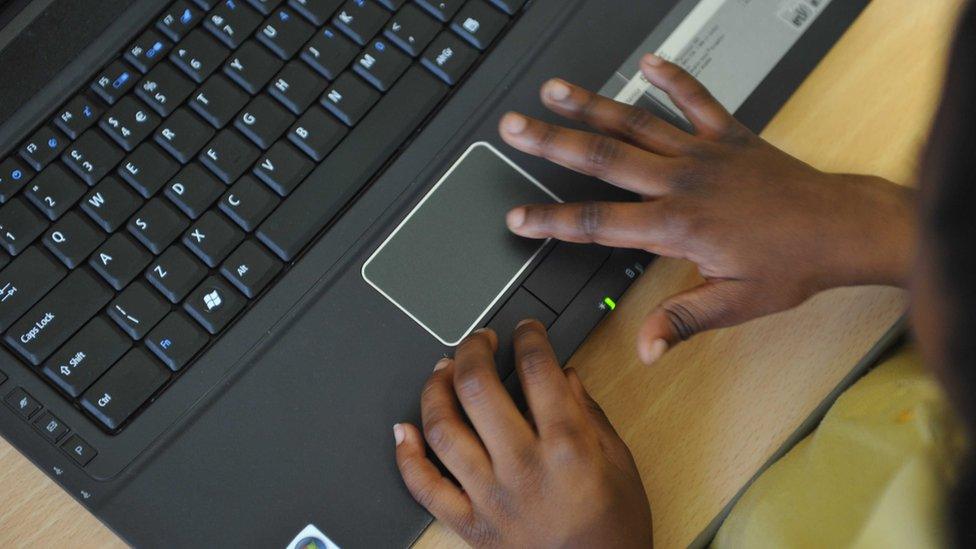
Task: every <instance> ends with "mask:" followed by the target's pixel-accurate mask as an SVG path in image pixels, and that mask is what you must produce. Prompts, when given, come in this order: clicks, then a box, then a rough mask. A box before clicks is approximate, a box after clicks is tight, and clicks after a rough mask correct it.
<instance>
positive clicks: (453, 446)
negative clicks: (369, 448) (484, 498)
mask: <svg viewBox="0 0 976 549" xmlns="http://www.w3.org/2000/svg"><path fill="white" fill-rule="evenodd" d="M420 410H421V416H422V418H423V425H424V437H425V438H426V439H427V444H429V445H430V448H431V450H433V451H434V453H435V454H437V457H438V458H439V459H440V460H441V462H442V463H443V464H444V466H445V467H447V470H448V471H450V472H451V474H452V475H454V478H456V479H457V480H458V482H460V483H461V486H463V487H464V488H465V489H466V490H468V491H469V492H470V491H471V490H472V489H477V488H478V487H483V486H486V484H487V483H486V480H487V479H488V478H490V476H491V474H492V470H491V460H490V459H489V457H488V453H487V452H486V451H485V448H484V446H482V445H481V441H480V440H478V437H477V436H476V435H475V433H474V431H472V430H471V427H469V426H468V424H467V423H466V422H465V421H464V416H462V415H461V410H460V406H459V404H458V401H457V398H456V397H455V395H454V366H453V361H452V360H451V359H442V360H441V361H440V362H438V363H437V366H436V367H435V369H434V373H433V374H432V375H431V376H430V379H429V380H427V385H426V386H424V391H423V393H422V394H421V397H420Z"/></svg>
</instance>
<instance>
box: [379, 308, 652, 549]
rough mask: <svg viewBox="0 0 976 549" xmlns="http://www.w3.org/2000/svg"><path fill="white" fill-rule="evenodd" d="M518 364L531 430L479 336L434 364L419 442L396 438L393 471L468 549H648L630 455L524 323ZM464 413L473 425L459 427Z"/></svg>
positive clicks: (643, 505)
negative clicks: (447, 473)
mask: <svg viewBox="0 0 976 549" xmlns="http://www.w3.org/2000/svg"><path fill="white" fill-rule="evenodd" d="M514 340H515V357H516V365H517V370H518V375H519V378H520V380H521V382H522V387H523V388H524V389H525V396H526V400H527V401H528V405H529V411H530V417H531V418H532V420H531V421H529V420H527V419H526V418H525V417H524V416H523V415H522V414H521V413H520V412H519V410H518V409H517V408H516V407H515V404H514V403H513V402H512V399H511V398H510V397H509V395H508V393H507V392H505V388H504V386H503V385H502V383H501V380H499V378H498V373H497V372H496V370H495V361H494V358H493V355H494V353H495V351H496V348H497V346H498V338H497V337H496V336H495V334H494V333H493V332H491V331H490V330H482V331H479V332H476V333H475V334H473V335H472V336H470V337H469V338H467V339H466V340H464V341H463V342H462V343H461V345H459V346H458V348H457V352H456V354H455V357H454V359H453V360H452V359H444V360H442V361H441V362H439V363H438V364H437V367H436V368H435V370H434V373H433V375H432V376H431V378H430V380H429V381H428V382H427V386H426V387H425V388H424V392H423V395H422V397H421V406H422V412H423V423H424V434H425V437H426V439H427V443H428V444H429V445H430V447H431V449H432V450H433V451H434V453H435V454H436V455H437V457H438V458H439V459H440V461H441V462H442V463H443V464H444V466H445V467H447V469H448V470H449V471H450V472H451V474H452V475H453V476H454V478H456V479H457V482H458V483H460V487H459V486H458V484H457V483H455V482H454V481H452V480H451V479H449V478H447V477H445V476H443V475H442V474H441V472H440V470H438V469H437V467H436V466H435V465H434V464H433V463H432V462H431V461H430V459H429V458H428V457H427V455H426V452H425V450H424V438H422V437H421V435H420V432H419V431H418V430H417V428H416V427H414V426H412V425H407V424H400V425H397V426H396V427H395V435H396V440H397V449H396V458H397V466H398V467H399V468H400V473H401V474H402V475H403V480H404V482H405V483H406V485H407V488H408V489H409V490H410V493H411V494H413V496H414V498H416V500H417V501H418V502H419V503H420V504H421V505H423V506H424V507H426V508H427V510H428V511H430V512H431V514H433V515H434V516H435V517H437V519H438V520H440V521H441V522H443V523H445V524H446V525H447V526H449V527H451V528H452V529H453V530H454V531H456V532H457V533H458V534H459V535H460V536H461V537H463V538H464V539H465V541H467V542H468V543H470V544H471V545H474V546H476V547H484V546H492V547H565V546H576V547H650V546H651V541H652V540H651V512H650V508H649V506H648V503H647V496H646V495H645V494H644V487H643V485H642V484H641V479H640V475H639V474H638V472H637V467H636V466H635V465H634V461H633V458H632V457H631V455H630V451H629V450H628V449H627V447H626V446H625V445H624V443H623V441H622V440H620V437H619V436H618V435H617V433H616V432H615V431H614V430H613V427H612V426H611V425H610V422H609V421H608V420H607V418H606V416H605V415H603V412H602V411H601V410H600V407H599V406H598V405H597V404H596V403H595V402H594V401H593V400H592V399H591V398H590V397H589V395H588V394H587V393H586V390H585V389H584V388H583V385H582V384H581V383H580V380H579V378H578V377H577V376H576V373H575V372H574V371H572V370H570V371H567V372H565V373H564V372H563V371H562V370H561V369H560V368H559V364H558V363H557V362H556V357H555V355H554V354H553V351H552V347H551V346H550V345H549V340H548V338H547V336H546V330H545V327H544V326H542V324H540V323H538V322H536V321H527V322H523V323H522V324H520V325H519V327H518V328H516V332H515V338H514ZM462 409H463V412H464V413H465V414H467V417H468V419H470V425H469V424H468V423H467V422H466V421H465V419H464V415H463V414H462Z"/></svg>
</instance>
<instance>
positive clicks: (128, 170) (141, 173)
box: [118, 143, 180, 198]
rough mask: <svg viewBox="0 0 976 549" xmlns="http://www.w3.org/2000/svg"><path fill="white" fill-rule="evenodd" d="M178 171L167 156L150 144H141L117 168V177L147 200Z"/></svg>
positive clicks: (177, 165) (174, 163)
mask: <svg viewBox="0 0 976 549" xmlns="http://www.w3.org/2000/svg"><path fill="white" fill-rule="evenodd" d="M178 169H180V165H179V164H177V163H176V162H175V161H174V160H173V159H172V158H170V157H169V155H168V154H166V153H164V152H163V151H161V150H159V147H157V146H156V145H153V144H152V143H143V144H142V145H139V148H138V149H136V150H135V151H133V152H132V154H130V155H129V156H128V157H127V158H126V159H125V160H124V161H123V162H122V165H120V166H119V170H118V171H119V175H121V176H122V178H123V179H125V180H126V181H127V182H128V183H129V185H131V186H132V188H133V189H135V190H136V191H137V192H138V193H139V194H141V195H142V196H143V197H145V198H149V197H151V196H153V195H154V194H156V193H157V192H158V191H159V189H161V188H162V186H163V185H164V184H166V182H167V181H169V180H170V178H171V177H173V175H175V174H176V171H177V170H178Z"/></svg>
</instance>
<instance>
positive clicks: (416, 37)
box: [383, 4, 441, 57]
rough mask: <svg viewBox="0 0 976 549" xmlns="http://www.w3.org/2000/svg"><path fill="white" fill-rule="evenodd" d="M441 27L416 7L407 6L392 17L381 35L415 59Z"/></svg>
mask: <svg viewBox="0 0 976 549" xmlns="http://www.w3.org/2000/svg"><path fill="white" fill-rule="evenodd" d="M440 30H441V25H440V24H439V23H438V22H437V21H434V20H433V19H431V18H430V16H429V15H427V14H426V13H424V12H423V11H421V10H420V8H418V7H417V6H415V5H413V4H409V5H407V6H404V8H403V9H402V10H400V11H399V12H397V13H396V15H394V16H393V19H391V20H390V23H389V24H388V25H387V26H386V30H385V31H384V32H383V34H384V35H385V36H386V37H387V39H389V40H390V41H391V42H393V43H394V44H396V45H397V46H399V47H400V49H402V50H403V51H405V52H407V54H408V55H410V56H411V57H417V56H418V55H420V52H422V51H424V48H426V47H427V44H430V41H431V40H433V39H434V37H435V36H437V33H438V32H440Z"/></svg>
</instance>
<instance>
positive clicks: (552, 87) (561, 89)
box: [546, 80, 572, 101]
mask: <svg viewBox="0 0 976 549" xmlns="http://www.w3.org/2000/svg"><path fill="white" fill-rule="evenodd" d="M571 92H572V90H570V89H569V86H567V85H566V83H565V82H563V81H562V80H550V81H549V82H548V83H546V97H548V98H549V99H551V100H553V101H565V100H566V99H568V98H569V94H570V93H571Z"/></svg>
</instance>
